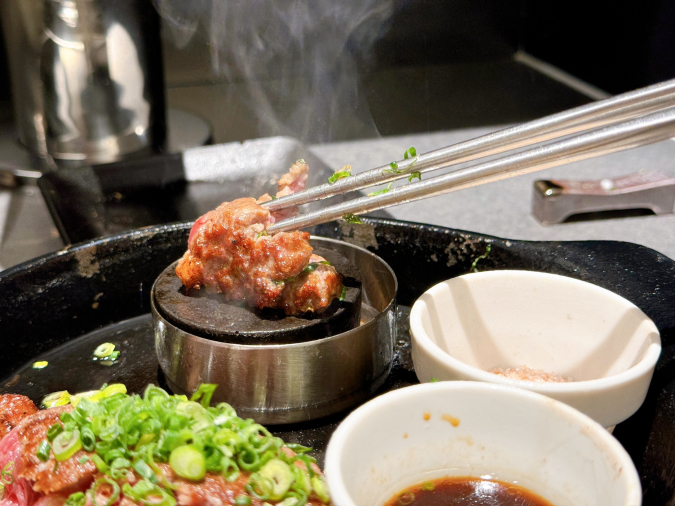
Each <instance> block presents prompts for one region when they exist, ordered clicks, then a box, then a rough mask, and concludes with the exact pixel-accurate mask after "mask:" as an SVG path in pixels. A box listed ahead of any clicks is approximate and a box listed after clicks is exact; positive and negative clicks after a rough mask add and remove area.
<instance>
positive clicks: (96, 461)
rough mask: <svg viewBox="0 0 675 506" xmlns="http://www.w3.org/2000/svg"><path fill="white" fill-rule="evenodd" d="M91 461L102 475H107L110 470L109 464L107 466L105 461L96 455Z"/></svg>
mask: <svg viewBox="0 0 675 506" xmlns="http://www.w3.org/2000/svg"><path fill="white" fill-rule="evenodd" d="M91 461H92V462H93V463H94V465H95V466H96V469H98V471H99V472H100V473H105V472H106V471H107V470H108V464H106V463H105V461H104V460H103V459H102V458H101V457H99V456H98V455H96V454H95V453H94V454H93V455H92V456H91Z"/></svg>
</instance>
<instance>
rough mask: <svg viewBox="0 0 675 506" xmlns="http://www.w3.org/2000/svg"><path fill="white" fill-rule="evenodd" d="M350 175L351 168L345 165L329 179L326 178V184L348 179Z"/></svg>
mask: <svg viewBox="0 0 675 506" xmlns="http://www.w3.org/2000/svg"><path fill="white" fill-rule="evenodd" d="M351 175H352V166H351V165H345V166H344V167H342V170H339V171H336V172H335V174H333V175H332V176H331V177H329V178H328V184H333V183H335V182H336V181H337V180H338V179H342V178H345V177H349V176H351Z"/></svg>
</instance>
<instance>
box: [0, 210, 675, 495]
mask: <svg viewBox="0 0 675 506" xmlns="http://www.w3.org/2000/svg"><path fill="white" fill-rule="evenodd" d="M364 221H365V224H364V225H360V226H359V225H354V226H352V225H347V224H344V223H330V224H326V225H322V226H319V227H317V228H316V229H315V230H314V231H313V232H314V233H315V234H317V235H322V236H326V237H333V238H337V239H342V240H346V241H348V242H352V243H355V244H358V245H360V246H364V247H367V248H368V249H370V250H371V251H373V252H375V253H376V254H378V255H380V256H381V257H382V258H383V259H384V260H385V261H387V262H388V263H389V265H390V266H391V267H392V268H393V269H394V271H395V272H396V275H397V277H398V281H399V294H398V301H399V304H401V305H402V308H401V311H400V313H399V314H400V318H399V320H400V321H399V325H400V327H399V329H400V332H399V336H398V342H397V350H396V352H397V353H396V358H395V363H394V367H393V370H392V373H391V376H390V377H389V379H388V381H387V383H386V384H385V385H384V387H383V388H382V390H381V391H382V392H383V391H387V390H390V389H393V388H398V387H402V386H406V385H410V384H412V383H416V382H417V379H416V377H415V374H414V371H413V369H412V363H411V360H410V355H409V341H408V338H407V336H408V333H407V311H406V306H410V305H411V304H412V303H413V302H414V301H415V299H416V298H417V297H418V296H419V295H420V294H421V293H422V292H424V291H425V290H426V289H427V288H429V287H430V286H432V285H434V284H436V283H437V282H439V281H442V280H445V279H448V278H451V277H454V276H457V275H460V274H464V273H466V272H469V271H470V270H471V268H472V263H474V262H475V261H476V260H477V259H478V260H477V262H476V267H477V268H478V269H479V270H494V269H525V270H535V271H543V272H551V273H555V274H561V275H565V276H569V277H573V278H577V279H581V280H584V281H589V282H591V283H595V284H596V285H599V286H602V287H603V288H607V289H609V290H612V291H613V292H616V293H618V294H619V295H622V296H623V297H625V298H627V299H628V300H630V301H632V302H633V303H635V304H636V305H637V306H638V307H639V308H640V309H642V310H643V311H644V312H645V313H646V314H647V315H648V316H649V317H650V318H652V319H653V320H654V322H655V323H656V325H657V327H658V328H659V330H660V332H661V339H662V343H663V354H662V356H661V359H660V360H659V363H658V365H657V368H656V372H655V375H654V380H653V381H652V384H651V387H650V390H649V394H648V396H647V400H646V402H645V403H644V405H643V406H642V407H641V408H640V410H639V411H638V412H637V413H636V414H635V415H634V416H632V417H631V418H630V419H629V420H627V421H625V422H623V423H621V424H620V425H618V426H617V428H616V430H615V432H614V434H615V436H616V437H617V438H618V439H619V441H620V442H621V443H622V444H623V445H624V447H625V448H626V449H627V450H628V452H629V454H630V455H631V457H632V458H633V461H634V462H635V464H636V466H637V468H638V471H639V473H640V477H641V480H642V485H643V488H644V504H647V505H662V504H663V505H665V504H671V501H672V499H673V498H674V497H675V474H674V473H673V469H675V346H674V345H675V262H673V261H672V260H670V259H668V258H666V257H664V256H663V255H661V254H659V253H657V252H655V251H653V250H651V249H648V248H645V247H643V246H638V245H635V244H630V243H622V242H611V241H584V242H527V241H512V240H511V241H510V240H504V239H496V238H492V237H488V236H483V235H479V234H473V233H468V232H462V231H457V230H451V229H447V228H441V227H432V226H427V225H418V224H411V223H405V222H398V221H387V220H378V219H367V220H364ZM189 229H190V224H180V225H166V226H160V227H155V228H150V229H146V230H140V231H135V232H129V233H125V234H122V235H118V236H115V237H110V238H104V239H99V240H96V241H93V242H89V243H84V244H81V245H78V246H74V247H72V248H70V249H68V250H65V251H63V252H59V253H55V254H51V255H47V256H45V257H42V258H39V259H36V260H33V261H30V262H27V263H25V264H22V265H20V266H17V267H14V268H12V269H9V270H7V271H4V272H3V273H2V274H1V275H0V333H1V335H0V377H5V379H4V380H3V381H2V382H0V393H3V392H17V393H25V394H27V395H29V396H30V397H31V398H33V399H34V400H36V401H39V400H40V399H41V398H42V396H43V395H44V394H46V393H48V392H51V391H55V390H59V389H63V388H67V389H69V390H71V391H78V390H86V389H91V388H94V387H97V386H99V384H100V383H102V382H104V381H124V382H126V383H127V385H128V386H129V387H130V389H131V390H133V391H139V389H141V388H142V387H143V386H144V385H145V384H146V383H147V382H149V381H154V382H157V383H159V384H160V385H161V384H163V377H162V375H161V374H160V373H159V370H158V366H157V361H156V358H155V355H154V351H153V341H152V334H151V333H150V332H149V327H148V319H147V317H144V316H143V315H144V314H146V313H147V312H148V311H149V307H148V304H149V289H150V287H151V285H152V282H153V280H154V279H155V278H156V277H157V276H158V275H159V273H160V272H161V271H162V269H163V268H164V267H165V266H166V265H168V264H169V263H171V262H172V261H174V260H176V259H177V258H178V257H180V255H181V254H182V253H183V250H184V248H185V244H186V242H187V236H188V233H189ZM488 245H490V251H489V254H488V255H487V257H486V258H480V259H479V257H481V256H482V255H484V254H485V253H486V251H487V247H488ZM133 318H136V319H134V320H131V319H133ZM105 340H115V342H116V344H118V345H119V346H120V348H121V349H122V358H121V361H120V363H118V364H115V365H113V366H111V367H109V368H106V367H104V366H102V365H100V364H99V363H95V362H92V361H91V351H92V350H93V348H94V347H95V345H96V344H98V343H99V342H102V341H105ZM43 356H44V357H46V359H47V360H50V365H49V366H48V367H47V368H45V369H41V370H34V369H32V368H31V365H30V364H32V362H33V361H34V360H36V359H37V358H41V357H43ZM344 415H345V413H343V414H341V415H338V416H334V417H331V418H328V419H322V420H318V421H315V422H311V423H306V424H301V425H294V426H288V427H275V432H276V433H277V434H278V435H281V436H282V437H284V438H286V439H287V440H289V441H293V442H299V443H303V444H309V445H312V446H314V447H315V448H316V455H317V457H318V458H319V460H322V457H323V451H324V449H325V445H326V442H327V441H328V438H329V437H330V434H331V433H332V431H333V430H334V429H335V427H336V426H337V424H338V423H339V421H340V420H341V419H342V418H343V417H344Z"/></svg>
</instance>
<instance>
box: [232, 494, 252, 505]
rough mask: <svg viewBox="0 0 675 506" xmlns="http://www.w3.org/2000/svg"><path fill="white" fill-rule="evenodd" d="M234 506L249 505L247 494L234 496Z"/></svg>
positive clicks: (249, 500) (249, 499)
mask: <svg viewBox="0 0 675 506" xmlns="http://www.w3.org/2000/svg"><path fill="white" fill-rule="evenodd" d="M234 504H235V506H250V504H251V498H250V497H249V496H247V495H238V496H237V497H235V498H234Z"/></svg>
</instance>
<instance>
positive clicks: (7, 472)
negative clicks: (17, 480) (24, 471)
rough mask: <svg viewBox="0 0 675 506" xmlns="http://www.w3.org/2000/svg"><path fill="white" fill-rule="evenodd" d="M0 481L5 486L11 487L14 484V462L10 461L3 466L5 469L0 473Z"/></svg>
mask: <svg viewBox="0 0 675 506" xmlns="http://www.w3.org/2000/svg"><path fill="white" fill-rule="evenodd" d="M0 481H2V483H4V484H5V485H11V484H12V483H14V461H13V460H10V461H9V462H7V464H5V467H3V468H2V472H0Z"/></svg>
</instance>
